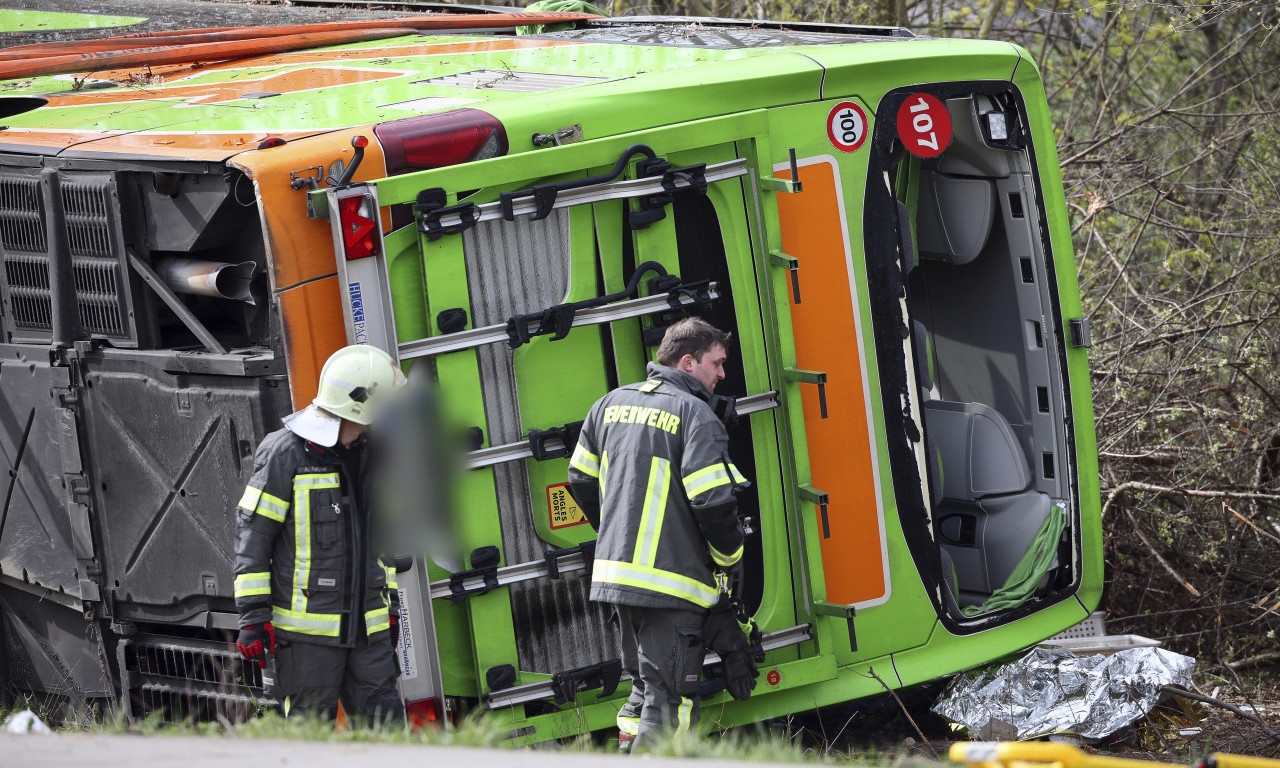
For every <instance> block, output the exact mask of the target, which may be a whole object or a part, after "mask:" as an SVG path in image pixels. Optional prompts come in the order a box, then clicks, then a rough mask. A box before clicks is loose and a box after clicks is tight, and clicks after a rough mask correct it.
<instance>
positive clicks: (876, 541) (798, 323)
mask: <svg viewBox="0 0 1280 768" xmlns="http://www.w3.org/2000/svg"><path fill="white" fill-rule="evenodd" d="M776 175H778V176H780V177H790V175H791V173H790V170H789V169H788V170H785V171H780V172H778V173H777V174H776ZM800 180H801V181H802V182H803V183H804V191H803V192H801V193H799V194H788V195H782V194H780V195H778V219H779V222H780V224H781V230H782V232H781V233H782V248H783V251H784V252H786V253H787V254H788V255H790V256H794V257H795V258H796V259H798V260H799V262H800V298H801V303H800V304H792V305H791V322H792V325H793V328H794V333H795V345H796V364H797V366H798V367H800V368H801V369H808V370H816V371H826V372H827V382H828V383H827V414H828V418H826V419H823V418H822V415H821V412H820V409H819V403H818V392H817V387H814V386H809V385H801V387H800V390H801V397H802V399H803V403H804V428H805V435H806V436H807V439H808V447H809V468H810V473H811V476H812V484H813V486H814V487H815V488H820V489H821V490H823V491H826V492H827V494H828V496H829V497H830V502H831V503H830V504H828V505H827V526H828V528H829V530H830V533H831V535H830V537H829V538H824V539H821V546H822V563H823V573H824V576H825V579H826V585H827V600H828V602H832V603H838V604H844V605H852V604H854V603H862V602H866V601H871V600H878V599H880V598H883V597H884V596H885V592H886V586H887V585H886V574H885V570H884V555H883V546H884V544H883V542H882V540H881V528H882V526H881V522H880V506H879V497H878V493H877V490H876V478H875V472H876V469H875V463H874V461H873V453H872V452H873V450H874V447H873V446H872V442H871V435H870V432H869V429H868V420H869V408H870V406H869V404H868V403H867V401H866V396H865V394H864V392H863V379H862V366H861V363H860V357H859V354H858V350H859V349H860V346H859V345H860V344H861V343H862V342H861V340H860V339H859V338H858V331H857V328H856V326H855V325H854V321H855V318H854V313H855V312H856V311H857V308H856V307H855V305H854V302H853V295H852V288H851V280H852V274H851V271H850V270H851V266H850V263H849V260H848V257H847V255H846V248H847V247H848V246H847V242H846V235H845V230H844V227H843V225H842V216H843V212H842V209H841V206H840V198H839V195H840V194H841V190H840V187H839V184H838V180H837V177H836V168H835V167H834V164H833V163H831V162H817V163H811V164H809V165H802V166H801V167H800ZM815 514H817V515H818V516H819V519H818V521H817V522H818V525H817V529H818V531H819V532H820V533H819V535H821V531H822V519H821V511H820V510H815Z"/></svg>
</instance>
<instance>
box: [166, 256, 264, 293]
mask: <svg viewBox="0 0 1280 768" xmlns="http://www.w3.org/2000/svg"><path fill="white" fill-rule="evenodd" d="M257 267H258V265H257V264H255V263H253V262H252V261H243V262H240V263H239V264H229V263H227V262H225V261H204V260H202V259H184V258H181V257H177V256H170V257H166V258H163V259H160V260H159V261H157V262H156V265H155V268H156V274H157V275H159V276H160V279H161V280H163V281H164V283H165V285H167V286H169V287H170V288H172V289H173V290H174V292H175V293H189V294H194V295H196V296H213V297H215V298H219V299H230V300H232V301H243V302H245V303H246V304H254V303H256V302H254V300H253V295H252V294H250V293H249V283H250V281H251V280H252V279H253V273H254V270H256V269H257Z"/></svg>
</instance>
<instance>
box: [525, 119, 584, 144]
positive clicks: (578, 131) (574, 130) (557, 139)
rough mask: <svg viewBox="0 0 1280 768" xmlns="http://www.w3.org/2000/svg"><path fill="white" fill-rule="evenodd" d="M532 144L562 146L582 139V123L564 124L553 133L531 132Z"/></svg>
mask: <svg viewBox="0 0 1280 768" xmlns="http://www.w3.org/2000/svg"><path fill="white" fill-rule="evenodd" d="M532 141H533V146H535V147H545V146H548V145H551V146H556V147H559V146H563V145H565V144H571V143H573V142H576V141H582V124H581V123H579V124H578V125H566V126H565V127H563V128H561V129H560V130H558V131H556V132H555V133H535V134H533V139H532Z"/></svg>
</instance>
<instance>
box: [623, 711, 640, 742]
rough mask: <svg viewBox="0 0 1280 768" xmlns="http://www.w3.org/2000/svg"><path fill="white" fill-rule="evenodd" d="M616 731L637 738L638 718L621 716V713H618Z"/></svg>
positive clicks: (638, 733)
mask: <svg viewBox="0 0 1280 768" xmlns="http://www.w3.org/2000/svg"><path fill="white" fill-rule="evenodd" d="M618 730H619V731H622V732H623V733H625V734H627V735H628V736H639V735H640V718H638V717H627V716H625V715H623V714H622V713H621V712H619V713H618Z"/></svg>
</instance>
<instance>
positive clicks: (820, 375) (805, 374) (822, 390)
mask: <svg viewBox="0 0 1280 768" xmlns="http://www.w3.org/2000/svg"><path fill="white" fill-rule="evenodd" d="M783 373H785V374H786V377H787V378H788V379H789V380H791V381H798V382H800V383H801V384H817V385H818V409H819V411H821V413H822V418H824V419H825V418H827V373H826V371H806V370H803V369H800V368H784V369H783Z"/></svg>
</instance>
